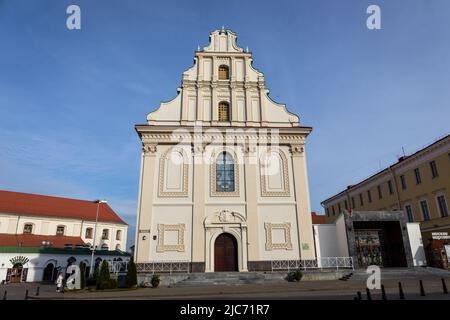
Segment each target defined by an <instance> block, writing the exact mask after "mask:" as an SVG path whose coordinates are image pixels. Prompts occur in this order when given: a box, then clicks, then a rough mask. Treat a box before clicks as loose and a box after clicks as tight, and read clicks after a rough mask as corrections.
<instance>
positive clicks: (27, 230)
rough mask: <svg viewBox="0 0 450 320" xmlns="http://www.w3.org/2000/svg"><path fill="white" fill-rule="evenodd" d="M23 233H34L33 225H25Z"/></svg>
mask: <svg viewBox="0 0 450 320" xmlns="http://www.w3.org/2000/svg"><path fill="white" fill-rule="evenodd" d="M23 233H28V234H31V233H33V224H32V223H25V225H24V226H23Z"/></svg>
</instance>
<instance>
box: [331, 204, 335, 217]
mask: <svg viewBox="0 0 450 320" xmlns="http://www.w3.org/2000/svg"><path fill="white" fill-rule="evenodd" d="M331 209H333V216H334V215H336V211H334V206H332V207H331Z"/></svg>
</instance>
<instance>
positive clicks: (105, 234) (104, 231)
mask: <svg viewBox="0 0 450 320" xmlns="http://www.w3.org/2000/svg"><path fill="white" fill-rule="evenodd" d="M102 239H103V240H108V239H109V230H108V229H103V232H102Z"/></svg>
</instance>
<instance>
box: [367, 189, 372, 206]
mask: <svg viewBox="0 0 450 320" xmlns="http://www.w3.org/2000/svg"><path fill="white" fill-rule="evenodd" d="M367 199H368V200H369V203H371V202H372V194H371V193H370V190H367Z"/></svg>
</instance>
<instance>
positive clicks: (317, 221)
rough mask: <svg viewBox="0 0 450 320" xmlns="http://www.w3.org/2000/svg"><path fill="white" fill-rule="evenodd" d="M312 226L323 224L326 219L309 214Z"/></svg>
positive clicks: (322, 216) (320, 215)
mask: <svg viewBox="0 0 450 320" xmlns="http://www.w3.org/2000/svg"><path fill="white" fill-rule="evenodd" d="M311 218H312V224H325V223H326V220H327V217H326V216H325V215H323V214H317V213H315V212H311Z"/></svg>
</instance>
